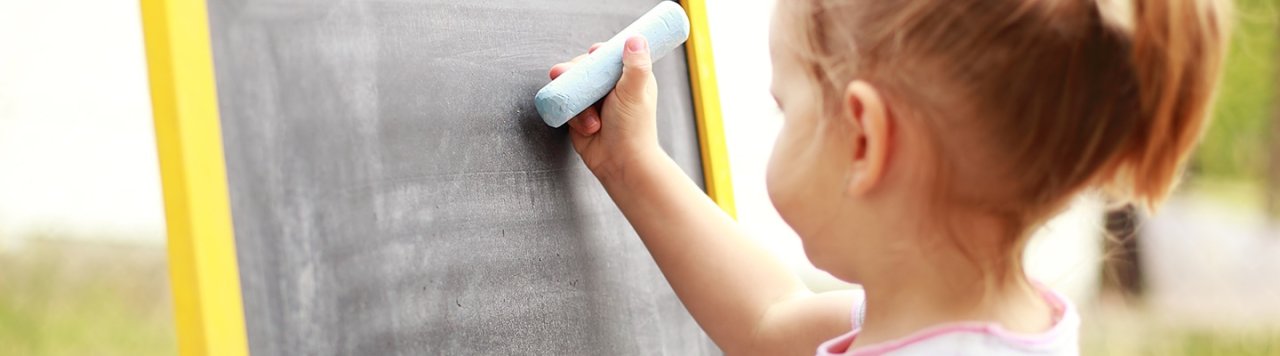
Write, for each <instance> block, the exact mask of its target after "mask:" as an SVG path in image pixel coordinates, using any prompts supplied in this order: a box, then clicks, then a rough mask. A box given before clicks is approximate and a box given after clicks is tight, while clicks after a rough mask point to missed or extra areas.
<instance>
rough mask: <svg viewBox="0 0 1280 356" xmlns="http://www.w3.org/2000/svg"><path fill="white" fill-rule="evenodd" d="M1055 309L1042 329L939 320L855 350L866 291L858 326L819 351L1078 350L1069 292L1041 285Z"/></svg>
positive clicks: (1019, 354) (831, 355)
mask: <svg viewBox="0 0 1280 356" xmlns="http://www.w3.org/2000/svg"><path fill="white" fill-rule="evenodd" d="M1039 288H1040V294H1041V295H1042V296H1044V298H1045V300H1046V301H1048V302H1049V305H1050V306H1052V307H1053V309H1054V323H1053V327H1052V328H1050V329H1049V330H1047V331H1045V332H1042V333H1038V334H1021V333H1014V332H1011V331H1008V330H1005V329H1004V328H1002V327H1000V325H997V324H994V323H981V322H960V323H949V324H942V325H938V326H934V327H931V328H928V329H924V330H921V331H918V332H916V333H914V334H911V335H908V336H906V337H903V338H900V339H897V340H892V341H888V342H883V343H879V344H873V345H867V346H862V347H859V348H857V349H853V350H850V349H849V346H850V345H851V344H853V340H854V339H856V338H857V337H858V331H859V330H861V324H862V318H863V315H864V314H865V313H866V306H865V305H866V303H865V299H863V298H864V297H863V296H862V295H861V294H859V296H858V299H857V300H855V301H854V303H855V304H854V305H856V306H857V307H855V308H853V315H852V318H851V319H852V324H853V331H850V332H848V333H845V334H844V335H840V336H837V337H836V338H834V339H831V340H828V341H827V342H824V343H822V345H821V346H818V352H817V356H835V355H844V356H850V355H858V356H864V355H1016V356H1024V355H1036V356H1043V355H1078V354H1080V348H1079V333H1080V315H1079V314H1077V313H1076V310H1075V307H1074V306H1073V305H1072V304H1071V302H1070V301H1068V300H1067V299H1066V298H1064V297H1062V296H1061V295H1059V294H1058V293H1055V292H1053V291H1051V290H1049V289H1048V288H1044V287H1043V286H1040V287H1039Z"/></svg>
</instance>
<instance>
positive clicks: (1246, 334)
mask: <svg viewBox="0 0 1280 356" xmlns="http://www.w3.org/2000/svg"><path fill="white" fill-rule="evenodd" d="M1082 313H1083V314H1084V315H1083V318H1084V322H1083V327H1082V328H1081V354H1082V355H1161V356H1165V355H1168V356H1178V355H1196V356H1200V355H1210V356H1212V355H1232V356H1235V355H1240V356H1249V355H1280V324H1276V325H1233V324H1232V321H1231V320H1221V321H1220V323H1217V324H1205V323H1204V322H1203V321H1201V322H1200V323H1198V324H1197V323H1191V322H1188V321H1186V320H1178V319H1175V318H1173V317H1170V316H1168V315H1166V313H1162V312H1160V311H1159V310H1154V309H1151V308H1149V307H1146V306H1142V305H1140V304H1128V305H1126V304H1124V303H1117V302H1115V301H1110V302H1107V301H1103V302H1102V303H1101V304H1100V305H1096V306H1094V307H1092V308H1087V309H1085V310H1082Z"/></svg>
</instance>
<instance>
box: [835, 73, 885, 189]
mask: <svg viewBox="0 0 1280 356" xmlns="http://www.w3.org/2000/svg"><path fill="white" fill-rule="evenodd" d="M844 103H845V105H846V107H845V109H846V110H845V118H844V119H845V120H847V121H848V124H849V125H848V127H849V130H850V132H849V134H850V137H851V138H852V140H851V141H850V142H851V143H852V144H853V147H851V150H852V151H853V155H852V158H853V162H852V164H851V165H849V167H850V168H849V172H847V173H848V177H849V181H848V182H846V183H845V184H846V186H845V194H848V195H850V196H862V195H866V194H867V193H868V192H870V191H871V190H872V189H874V188H875V187H876V186H877V185H878V184H879V183H880V179H881V178H882V177H883V176H884V175H885V166H886V164H887V160H888V158H889V147H890V145H889V139H890V135H889V133H890V131H891V129H892V128H891V127H890V126H891V120H890V119H889V111H888V110H887V108H886V107H885V102H884V100H883V99H882V97H881V96H880V92H879V91H878V90H876V88H875V87H873V86H871V83H867V82H865V81H861V80H855V81H853V82H852V83H849V86H848V87H846V88H845V92H844Z"/></svg>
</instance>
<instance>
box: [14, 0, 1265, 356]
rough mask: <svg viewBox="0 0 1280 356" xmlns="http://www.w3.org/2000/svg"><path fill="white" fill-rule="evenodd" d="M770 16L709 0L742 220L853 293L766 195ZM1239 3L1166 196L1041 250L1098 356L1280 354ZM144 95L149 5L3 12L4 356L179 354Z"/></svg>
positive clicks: (1065, 226) (1255, 37) (1069, 224)
mask: <svg viewBox="0 0 1280 356" xmlns="http://www.w3.org/2000/svg"><path fill="white" fill-rule="evenodd" d="M772 7H773V1H772V0H739V1H723V0H721V1H709V2H708V8H709V9H708V10H709V13H710V21H711V25H712V36H713V46H714V51H715V56H716V66H717V71H718V74H719V81H720V83H719V84H720V89H721V95H722V97H721V101H722V103H723V106H724V115H725V121H726V133H727V135H728V140H729V152H730V161H731V165H732V169H733V179H734V185H735V189H736V194H737V200H738V204H739V206H738V208H739V219H740V220H741V221H742V223H743V224H744V225H747V227H748V228H749V230H750V231H759V232H760V233H759V234H758V236H756V238H757V239H759V240H760V241H761V242H762V243H764V244H766V245H767V246H769V247H770V248H771V249H772V250H774V251H776V252H777V253H778V254H779V255H780V256H783V257H784V258H785V259H786V260H787V261H788V262H789V263H790V264H791V266H792V267H793V268H794V269H795V271H796V272H797V273H798V274H800V275H801V276H802V277H804V278H805V280H806V281H807V282H808V283H810V284H811V285H812V286H813V287H815V288H817V289H833V288H848V287H849V286H847V285H844V284H842V283H839V282H838V281H835V280H834V279H832V278H831V277H829V276H827V275H825V274H824V273H822V272H820V271H817V270H815V269H813V268H812V266H811V265H809V263H808V262H807V261H806V260H805V259H804V257H803V253H802V252H801V249H800V245H799V242H798V241H797V240H796V239H795V235H794V233H793V232H791V231H790V229H788V228H787V227H786V226H785V224H783V223H782V222H781V220H780V219H779V218H778V217H777V214H776V213H775V212H774V211H773V210H772V206H771V205H770V204H769V201H768V197H767V195H766V193H765V189H764V170H765V164H766V162H767V158H768V156H769V150H770V147H771V146H772V145H771V144H770V143H772V141H773V139H774V136H775V135H776V133H777V130H778V128H779V127H780V125H781V117H780V115H779V113H778V112H777V109H776V108H775V107H774V106H773V104H772V100H771V99H770V97H769V92H768V87H769V80H770V79H769V77H770V69H769V68H770V67H769V66H770V63H769V57H768V47H767V40H766V39H767V36H768V21H769V18H770V16H771V11H772ZM1237 7H1238V8H1239V11H1238V14H1237V27H1236V28H1237V30H1236V33H1235V38H1234V41H1233V43H1232V47H1231V54H1230V55H1231V57H1230V59H1229V62H1228V64H1227V73H1226V78H1225V84H1224V86H1223V90H1222V92H1221V95H1220V98H1219V100H1218V105H1217V107H1216V109H1215V111H1214V114H1215V119H1214V122H1213V126H1212V127H1211V128H1210V130H1209V132H1208V133H1207V135H1206V136H1205V139H1204V143H1203V144H1202V145H1201V147H1200V148H1199V151H1198V154H1197V155H1196V157H1195V158H1194V160H1193V161H1192V164H1191V166H1190V167H1189V168H1190V169H1189V171H1188V172H1187V174H1186V177H1185V178H1184V181H1183V185H1182V186H1181V187H1180V189H1179V190H1178V192H1177V193H1176V194H1175V196H1174V197H1173V198H1172V199H1171V200H1170V201H1169V203H1168V204H1167V205H1166V206H1165V207H1164V208H1162V209H1161V210H1160V211H1159V213H1158V214H1156V215H1154V216H1144V215H1141V214H1133V213H1132V212H1126V211H1123V210H1120V211H1115V209H1108V208H1107V207H1106V206H1105V204H1103V203H1102V202H1099V201H1097V199H1093V198H1082V199H1081V200H1080V201H1079V202H1078V203H1077V204H1076V206H1075V207H1074V208H1073V209H1071V210H1070V211H1068V212H1067V213H1065V214H1064V215H1063V216H1062V217H1059V218H1058V219H1056V220H1055V221H1053V222H1052V223H1050V224H1049V226H1048V227H1046V228H1045V229H1044V231H1042V232H1041V233H1040V234H1039V235H1038V236H1037V237H1036V238H1035V240H1034V241H1033V243H1032V245H1031V247H1030V251H1029V253H1028V256H1027V260H1028V261H1027V263H1028V266H1029V269H1030V272H1031V273H1032V274H1033V275H1035V276H1036V278H1038V279H1040V280H1042V281H1044V282H1045V283H1047V284H1049V285H1051V286H1053V287H1055V288H1057V289H1059V290H1062V291H1063V292H1064V293H1067V294H1068V295H1070V296H1071V297H1072V298H1073V299H1074V300H1075V301H1076V302H1077V304H1079V305H1080V306H1081V309H1082V311H1083V312H1084V314H1085V315H1084V320H1085V325H1084V334H1083V335H1084V345H1083V348H1084V351H1085V352H1086V354H1110V355H1131V354H1148V355H1178V354H1184V355H1211V354H1221V355H1280V91H1277V87H1280V85H1278V84H1277V83H1280V71H1278V69H1277V64H1278V63H1280V0H1237ZM147 90H148V89H147V77H146V63H145V58H144V53H143V47H142V33H141V23H140V18H139V9H138V2H137V1H136V0H42V1H32V0H0V355H81V354H95V355H152V354H172V353H175V352H176V340H175V332H174V330H173V319H172V315H173V312H172V310H171V301H170V296H169V289H168V288H169V287H168V273H167V269H166V263H165V247H164V244H165V239H164V215H163V207H162V199H161V196H160V186H159V175H158V174H159V173H158V167H157V163H156V152H155V144H154V136H153V132H152V126H151V112H150V106H149V105H150V102H149V97H148V95H149V94H148V91H147ZM68 98H74V101H68V100H67V99H68ZM1107 231H1111V233H1107Z"/></svg>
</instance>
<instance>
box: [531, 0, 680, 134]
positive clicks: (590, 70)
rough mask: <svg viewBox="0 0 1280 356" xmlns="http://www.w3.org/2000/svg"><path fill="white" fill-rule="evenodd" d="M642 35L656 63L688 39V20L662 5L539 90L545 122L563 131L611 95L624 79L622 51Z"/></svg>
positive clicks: (677, 7) (675, 8)
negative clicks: (563, 126) (629, 40)
mask: <svg viewBox="0 0 1280 356" xmlns="http://www.w3.org/2000/svg"><path fill="white" fill-rule="evenodd" d="M637 34H639V35H643V36H644V38H645V39H647V40H648V41H649V51H650V54H651V56H652V58H653V60H654V61H657V60H658V59H661V58H662V57H663V56H666V55H667V53H671V51H672V50H674V49H675V48H676V47H679V46H680V44H682V43H684V41H685V40H687V39H689V16H688V15H686V14H685V13H684V9H683V8H681V7H680V5H678V4H676V3H675V2H671V1H663V2H662V3H659V4H658V6H656V7H654V8H653V10H649V12H648V13H646V14H644V16H641V17H640V19H639V20H636V22H633V23H632V24H631V25H630V26H627V28H625V29H623V30H622V32H619V33H618V34H617V35H615V36H613V38H611V39H609V41H608V42H605V43H604V44H603V45H601V46H600V48H597V49H596V51H595V52H593V53H592V54H591V55H589V56H587V58H585V59H583V60H582V61H581V62H578V64H577V65H574V66H573V68H570V69H569V71H567V72H564V73H563V74H560V76H559V77H557V78H556V80H553V81H551V83H549V84H547V86H545V87H542V89H541V90H538V94H537V95H534V98H533V101H534V106H536V107H537V108H538V114H539V115H542V121H544V122H546V123H547V125H550V126H551V127H560V126H561V125H564V123H565V122H568V121H569V119H571V118H573V117H574V116H577V115H578V114H579V113H582V111H583V110H586V109H587V107H590V106H591V105H592V104H595V103H596V102H597V101H600V98H603V97H604V96H605V95H608V94H609V92H610V91H612V90H613V87H614V86H615V85H617V84H618V79H619V78H621V77H622V49H623V46H625V45H626V42H627V39H628V38H631V37H633V36H635V35H637Z"/></svg>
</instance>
